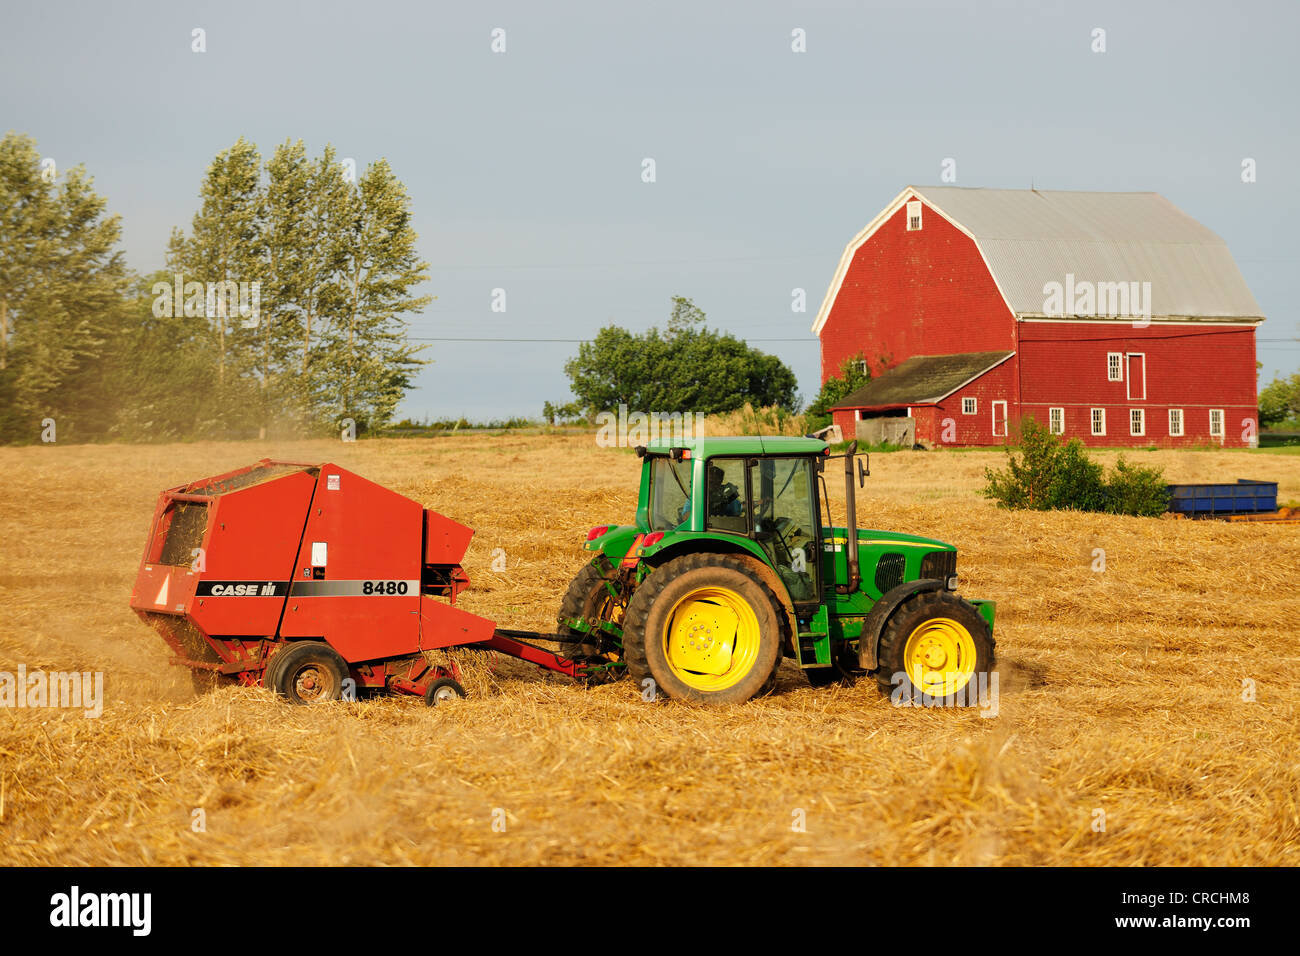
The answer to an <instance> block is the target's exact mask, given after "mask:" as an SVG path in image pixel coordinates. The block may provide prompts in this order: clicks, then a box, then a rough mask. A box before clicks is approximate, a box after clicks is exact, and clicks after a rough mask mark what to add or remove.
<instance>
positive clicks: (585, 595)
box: [557, 556, 627, 684]
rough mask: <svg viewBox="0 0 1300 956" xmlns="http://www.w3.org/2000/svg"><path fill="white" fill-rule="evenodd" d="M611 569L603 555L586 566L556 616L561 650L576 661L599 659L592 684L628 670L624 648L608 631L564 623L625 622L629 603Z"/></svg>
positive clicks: (590, 678) (590, 676)
mask: <svg viewBox="0 0 1300 956" xmlns="http://www.w3.org/2000/svg"><path fill="white" fill-rule="evenodd" d="M612 571H613V569H612V566H611V565H610V564H609V560H608V559H607V558H604V557H603V556H602V557H601V558H600V559H598V561H597V562H593V563H591V564H588V565H586V566H584V567H583V569H582V570H581V571H579V572H578V573H577V575H575V576H574V578H573V581H572V582H571V583H570V584H569V589H568V591H566V592H565V594H564V599H563V600H562V601H561V602H560V613H559V614H558V615H557V618H558V619H559V621H560V626H559V631H558V633H559V634H560V635H561V641H560V653H561V654H563V655H564V656H565V657H570V658H574V659H576V660H580V659H584V658H586V659H593V658H595V659H599V661H600V663H598V664H597V666H596V667H595V668H593V669H592V670H590V671H588V676H587V682H588V683H591V684H608V683H611V682H613V681H616V680H618V679H619V678H621V677H623V676H624V675H625V674H626V673H627V667H626V666H625V665H624V664H623V655H624V651H623V647H622V645H621V644H620V643H619V641H618V639H617V638H616V637H615V636H614V635H613V634H610V633H608V632H607V631H603V630H599V629H593V630H592V631H588V632H583V631H579V630H576V629H575V628H572V627H570V626H569V625H567V624H565V623H563V622H565V621H571V620H574V619H576V618H582V619H583V620H585V621H591V622H597V621H599V622H605V623H609V624H614V625H619V626H621V625H622V623H623V618H624V614H625V611H626V605H625V603H624V601H623V599H622V597H621V595H620V594H619V593H618V586H617V584H616V583H615V582H614V580H613V573H612Z"/></svg>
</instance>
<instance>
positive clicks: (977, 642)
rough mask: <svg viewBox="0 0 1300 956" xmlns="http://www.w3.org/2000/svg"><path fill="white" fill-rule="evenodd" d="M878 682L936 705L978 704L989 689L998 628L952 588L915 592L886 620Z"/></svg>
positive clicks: (916, 700) (894, 691)
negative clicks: (994, 641)
mask: <svg viewBox="0 0 1300 956" xmlns="http://www.w3.org/2000/svg"><path fill="white" fill-rule="evenodd" d="M879 661H880V666H879V668H878V669H877V670H876V685H877V686H878V687H879V688H880V692H881V693H882V694H885V695H886V696H889V697H891V698H892V697H894V695H896V694H900V693H901V694H902V697H903V698H905V699H907V700H911V701H913V702H914V703H922V704H925V705H928V706H932V707H955V706H972V705H974V704H976V703H978V702H979V693H980V692H981V691H983V692H987V688H988V683H987V682H988V674H989V672H991V671H992V669H993V633H992V631H991V629H990V628H989V626H988V623H987V622H986V621H985V620H984V618H983V617H981V616H980V613H979V611H978V610H976V609H975V606H974V605H973V604H970V603H969V602H967V601H963V600H962V599H961V598H959V597H957V595H955V594H953V593H952V592H950V591H925V592H923V593H921V594H914V595H912V596H911V597H910V598H908V599H907V600H906V601H904V602H903V603H902V604H901V605H899V607H898V610H896V611H895V612H894V613H893V614H892V615H891V616H890V618H889V620H888V621H887V622H886V623H885V629H884V631H882V632H881V635H880V655H879Z"/></svg>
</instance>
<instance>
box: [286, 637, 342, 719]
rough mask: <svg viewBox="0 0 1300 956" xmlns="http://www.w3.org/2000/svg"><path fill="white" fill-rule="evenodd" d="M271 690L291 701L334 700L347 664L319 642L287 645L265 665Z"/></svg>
mask: <svg viewBox="0 0 1300 956" xmlns="http://www.w3.org/2000/svg"><path fill="white" fill-rule="evenodd" d="M267 671H268V673H269V674H270V677H271V681H272V684H273V688H272V689H273V690H275V692H276V693H277V694H279V695H280V696H281V697H284V698H286V699H287V700H288V701H289V703H291V704H299V705H305V704H316V703H323V702H325V701H331V700H338V699H339V697H340V696H341V695H342V693H343V681H344V680H345V679H346V678H347V676H348V665H347V662H346V661H345V660H343V658H342V657H340V656H339V652H338V651H336V650H334V648H332V647H330V646H329V645H328V644H325V643H324V642H322V641H300V642H298V643H296V644H290V645H289V646H288V647H286V648H285V649H284V650H282V651H281V652H280V653H279V654H277V655H276V656H275V658H274V659H273V660H272V662H271V665H270V666H268V668H267Z"/></svg>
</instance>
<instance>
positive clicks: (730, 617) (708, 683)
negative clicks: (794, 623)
mask: <svg viewBox="0 0 1300 956" xmlns="http://www.w3.org/2000/svg"><path fill="white" fill-rule="evenodd" d="M781 633H782V632H781V621H780V618H779V617H778V616H777V608H776V604H775V602H774V600H773V598H772V595H771V592H770V591H769V590H768V589H767V587H766V586H765V585H764V584H763V582H762V581H760V580H759V578H758V577H757V576H756V575H755V574H754V572H753V571H751V570H750V569H749V568H748V567H747V566H746V565H745V563H744V562H743V561H740V560H738V559H736V558H733V557H729V556H727V555H720V554H708V553H701V554H688V555H683V556H682V557H680V558H674V559H673V560H671V561H669V562H668V563H666V564H664V565H663V566H662V567H659V568H657V569H656V570H654V571H653V572H651V574H650V576H649V577H647V578H646V579H645V580H644V581H642V582H641V586H640V587H639V588H637V589H636V591H635V592H634V593H633V595H632V599H631V600H630V601H629V602H628V606H627V618H626V621H625V624H624V628H623V646H624V649H625V651H626V653H627V665H628V671H629V672H630V673H631V675H632V677H633V679H635V680H636V682H637V684H638V685H639V686H646V685H645V684H644V681H645V680H647V679H649V680H652V681H653V682H654V684H653V687H654V689H655V691H656V693H658V694H663V695H665V696H668V697H671V698H674V699H676V700H690V701H696V702H698V703H703V704H739V703H743V702H744V701H747V700H749V699H750V698H751V697H754V696H756V695H758V694H760V693H763V692H764V691H765V690H770V688H771V686H773V685H774V682H773V680H772V678H773V676H774V675H775V672H776V668H777V665H778V664H779V663H780V660H781Z"/></svg>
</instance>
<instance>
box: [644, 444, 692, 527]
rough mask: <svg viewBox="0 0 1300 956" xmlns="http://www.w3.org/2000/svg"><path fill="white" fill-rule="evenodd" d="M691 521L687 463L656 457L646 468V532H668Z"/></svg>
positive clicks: (688, 463) (689, 466) (689, 478)
mask: <svg viewBox="0 0 1300 956" xmlns="http://www.w3.org/2000/svg"><path fill="white" fill-rule="evenodd" d="M690 520H691V462H690V460H689V459H687V460H686V461H673V460H672V459H671V458H669V457H668V456H667V455H663V456H658V457H656V458H655V459H654V463H653V464H652V465H651V467H650V530H651V531H672V530H673V529H675V528H676V527H677V526H678V525H680V524H681V523H682V522H683V521H690Z"/></svg>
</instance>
